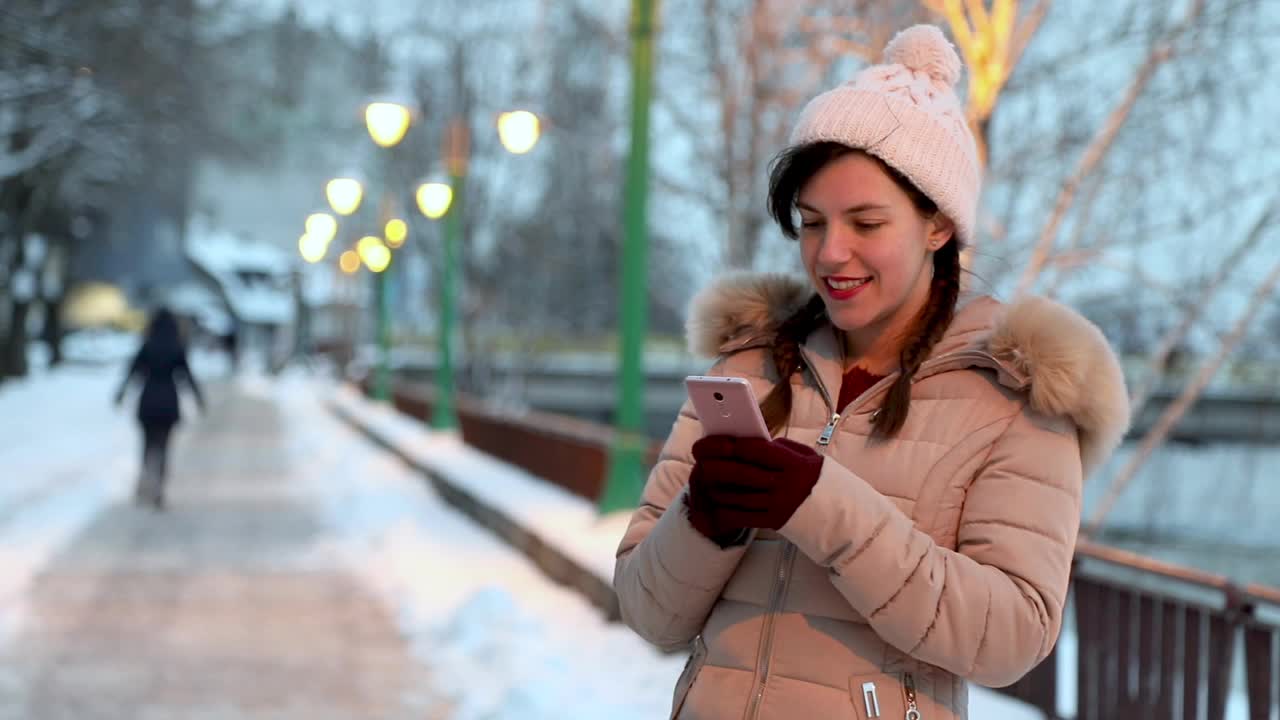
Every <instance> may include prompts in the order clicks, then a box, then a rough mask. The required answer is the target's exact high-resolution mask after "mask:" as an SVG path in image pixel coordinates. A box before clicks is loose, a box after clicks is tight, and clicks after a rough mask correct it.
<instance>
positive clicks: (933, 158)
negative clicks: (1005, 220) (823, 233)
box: [791, 25, 982, 244]
mask: <svg viewBox="0 0 1280 720" xmlns="http://www.w3.org/2000/svg"><path fill="white" fill-rule="evenodd" d="M962 69H963V65H962V64H961V62H960V56H959V55H958V54H957V53H956V49H955V47H954V46H952V44H951V43H950V42H949V41H948V40H947V38H946V36H945V35H943V34H942V31H941V30H939V29H938V28H937V27H935V26H933V25H915V26H912V27H909V28H907V29H906V30H903V31H902V32H900V33H898V34H897V35H896V36H895V37H894V38H893V40H890V41H889V44H888V45H887V46H886V47H885V50H884V63H883V64H881V65H873V66H871V67H869V68H866V69H865V70H863V71H862V72H860V73H858V74H857V75H856V76H855V77H854V78H853V80H851V81H849V82H846V83H844V84H843V85H840V86H838V87H836V88H833V89H831V90H828V91H827V92H825V93H823V94H821V95H819V96H818V97H816V98H814V99H813V100H811V101H810V102H809V104H808V105H807V106H805V108H804V110H803V111H802V112H801V113H800V119H799V121H798V122H797V123H796V126H795V128H794V129H793V130H792V131H791V143H792V144H793V145H803V144H808V143H813V142H820V141H831V142H838V143H841V144H843V145H847V146H849V147H851V148H856V149H858V150H863V151H865V152H867V153H869V154H871V155H874V156H876V157H878V158H880V159H881V160H883V161H885V163H887V164H888V165H889V166H890V167H892V168H894V169H895V170H897V171H898V172H900V173H902V174H903V175H905V176H906V177H907V179H908V180H910V181H911V182H912V183H913V184H914V185H915V186H916V187H917V188H919V189H920V191H921V192H923V193H924V194H925V195H927V196H928V197H929V199H930V200H933V201H934V202H935V203H937V205H938V208H939V209H941V210H942V212H943V213H945V214H946V215H947V217H949V218H951V220H952V221H953V222H955V224H956V235H957V236H958V237H959V239H960V240H961V241H963V242H964V243H966V244H969V243H972V242H973V230H974V222H975V218H976V215H977V212H978V195H979V193H980V191H981V188H982V169H981V167H980V165H979V164H978V148H977V144H976V143H975V142H974V139H973V133H972V132H971V131H970V130H969V123H968V122H967V121H966V120H965V114H964V107H963V106H962V105H961V104H960V99H959V97H957V96H956V90H955V86H956V83H958V82H959V81H960V76H961V73H962Z"/></svg>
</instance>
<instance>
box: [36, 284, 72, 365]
mask: <svg viewBox="0 0 1280 720" xmlns="http://www.w3.org/2000/svg"><path fill="white" fill-rule="evenodd" d="M66 299H67V295H66V293H65V292H63V293H59V294H58V295H57V297H54V298H52V299H48V300H45V301H44V332H43V333H41V339H42V340H44V344H45V345H46V346H47V347H48V348H49V367H57V366H58V365H61V364H62V359H63V358H62V338H63V336H64V335H65V332H64V331H63V327H62V306H63V304H64V303H65V302H66Z"/></svg>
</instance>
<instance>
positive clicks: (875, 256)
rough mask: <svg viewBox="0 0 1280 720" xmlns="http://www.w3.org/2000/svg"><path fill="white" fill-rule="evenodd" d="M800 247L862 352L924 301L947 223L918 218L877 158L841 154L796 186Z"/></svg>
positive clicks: (833, 312) (905, 324) (896, 338)
mask: <svg viewBox="0 0 1280 720" xmlns="http://www.w3.org/2000/svg"><path fill="white" fill-rule="evenodd" d="M796 207H797V209H798V210H799V212H800V223H801V228H800V253H801V257H802V260H803V261H804V267H805V271H806V272H807V273H808V274H809V280H810V282H812V283H813V286H814V288H815V289H816V290H817V292H818V293H819V294H820V295H821V296H822V299H823V302H825V303H826V306H827V313H828V315H829V317H830V318H831V321H832V323H833V324H834V325H835V326H836V327H838V328H840V329H841V330H843V331H845V334H846V337H847V338H848V342H849V344H850V349H851V350H853V351H854V352H856V353H860V354H861V353H866V352H867V351H868V350H869V349H871V347H872V346H874V345H876V344H877V342H878V341H880V340H881V339H882V338H883V339H885V340H889V341H892V342H895V343H897V342H900V341H901V336H902V335H903V334H904V333H905V332H906V331H907V330H908V329H909V328H910V325H911V322H912V320H913V319H914V318H915V316H916V315H917V314H918V313H919V311H920V309H921V308H923V307H924V305H925V303H926V302H927V301H928V297H929V287H930V283H931V282H932V279H933V272H932V268H933V251H934V250H937V249H938V248H940V247H942V245H943V244H944V243H946V242H948V241H949V240H950V238H951V235H952V229H953V225H952V224H951V223H950V222H949V221H948V220H947V219H946V218H945V216H943V215H942V214H941V213H936V214H935V215H934V217H932V218H926V217H923V216H922V215H921V214H920V211H919V210H917V209H916V207H915V205H913V204H912V202H911V198H910V197H909V196H908V195H907V193H906V192H904V191H903V190H902V188H900V187H899V186H898V184H897V183H896V182H894V180H893V178H891V177H890V176H889V175H888V174H887V173H886V172H885V171H884V169H883V168H882V167H881V166H880V163H879V162H878V161H876V160H873V159H872V158H870V157H869V156H867V155H864V154H862V153H850V154H848V155H843V156H841V157H839V158H837V159H835V160H833V161H831V162H830V163H828V164H827V165H826V166H825V167H823V168H822V169H821V170H819V171H818V172H817V174H815V175H814V176H813V177H812V178H811V179H810V180H809V182H808V183H806V184H805V185H804V187H803V188H801V190H800V194H799V196H798V198H797V201H796Z"/></svg>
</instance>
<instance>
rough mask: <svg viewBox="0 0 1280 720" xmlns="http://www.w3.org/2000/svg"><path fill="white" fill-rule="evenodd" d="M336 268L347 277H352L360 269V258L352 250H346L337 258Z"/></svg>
mask: <svg viewBox="0 0 1280 720" xmlns="http://www.w3.org/2000/svg"><path fill="white" fill-rule="evenodd" d="M338 267H339V268H341V269H342V272H344V273H346V274H348V275H354V274H355V273H356V271H358V270H359V269H360V256H359V255H357V254H356V252H355V251H354V250H347V251H346V252H344V253H342V255H341V256H339V257H338Z"/></svg>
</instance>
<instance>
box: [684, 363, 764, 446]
mask: <svg viewBox="0 0 1280 720" xmlns="http://www.w3.org/2000/svg"><path fill="white" fill-rule="evenodd" d="M684 385H685V389H686V391H687V392H688V393H689V399H690V400H691V401H692V402H693V409H694V411H696V412H697V413H698V420H700V421H701V422H702V429H703V431H704V433H705V434H707V435H732V436H733V437H758V438H764V439H765V440H769V439H770V437H771V436H770V435H769V425H768V424H767V423H765V421H764V416H763V415H761V414H760V404H759V403H758V402H756V395H755V393H754V392H752V390H751V383H749V382H747V380H746V379H745V378H740V377H708V376H704V375H690V376H689V377H687V378H685V379H684Z"/></svg>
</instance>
